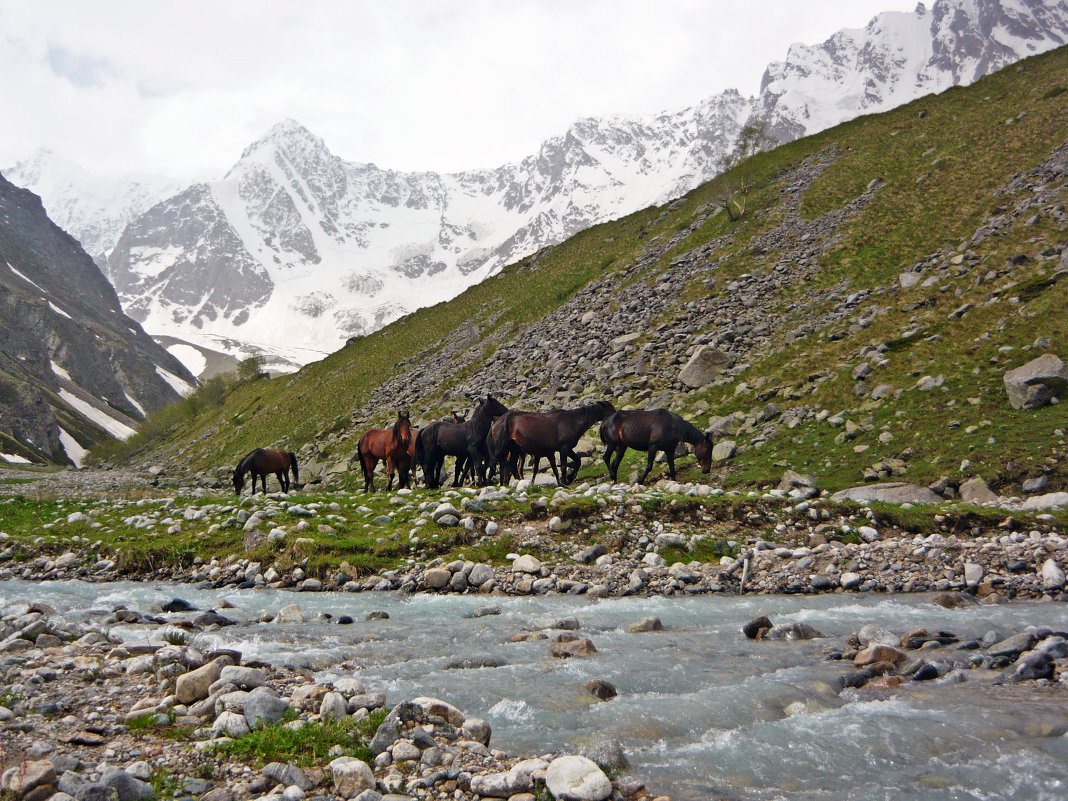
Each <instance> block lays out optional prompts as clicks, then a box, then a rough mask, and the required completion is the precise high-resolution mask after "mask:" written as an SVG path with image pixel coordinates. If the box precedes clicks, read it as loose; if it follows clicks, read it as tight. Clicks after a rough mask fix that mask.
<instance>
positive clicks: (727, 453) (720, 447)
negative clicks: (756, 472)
mask: <svg viewBox="0 0 1068 801" xmlns="http://www.w3.org/2000/svg"><path fill="white" fill-rule="evenodd" d="M737 449H738V443H736V442H735V441H734V440H733V439H721V440H720V441H719V442H717V443H716V444H715V445H713V446H712V459H713V460H714V461H717V462H725V461H727V460H728V459H731V458H733V456H734V454H735V451H737Z"/></svg>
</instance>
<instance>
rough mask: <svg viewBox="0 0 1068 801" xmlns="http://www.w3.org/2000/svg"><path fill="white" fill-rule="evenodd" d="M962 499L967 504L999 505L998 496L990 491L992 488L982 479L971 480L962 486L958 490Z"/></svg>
mask: <svg viewBox="0 0 1068 801" xmlns="http://www.w3.org/2000/svg"><path fill="white" fill-rule="evenodd" d="M958 492H959V493H960V499H961V500H962V501H964V502H965V503H976V504H981V503H997V501H998V496H997V495H995V494H994V493H993V492H991V491H990V487H988V486H987V485H986V482H985V481H983V479H981V478H970V479H968V480H967V481H965V482H964V483H963V484H961V485H960V489H959V490H958Z"/></svg>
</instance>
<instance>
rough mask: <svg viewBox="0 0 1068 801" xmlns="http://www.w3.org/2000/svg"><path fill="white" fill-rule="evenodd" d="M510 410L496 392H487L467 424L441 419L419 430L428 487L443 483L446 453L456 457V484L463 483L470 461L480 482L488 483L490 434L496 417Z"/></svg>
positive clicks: (420, 454)
mask: <svg viewBox="0 0 1068 801" xmlns="http://www.w3.org/2000/svg"><path fill="white" fill-rule="evenodd" d="M507 411H508V408H507V407H506V406H505V405H504V404H503V403H501V402H500V401H499V400H497V399H496V398H495V397H493V396H492V395H487V396H486V397H485V398H483V399H482V400H480V401H479V402H478V405H477V406H475V409H474V411H473V412H471V419H469V420H467V421H465V422H463V423H450V422H447V421H443V420H441V421H438V422H436V423H431V424H430V425H428V426H427V427H426V428H424V429H423V430H422V431H420V432H419V437H418V439H417V440H416V443H415V458H416V461H418V462H419V464H420V465H421V466H422V468H423V480H424V481H425V482H426V485H427V487H430V488H436V487H438V486H440V485H441V482H440V476H441V468H442V467H443V466H444V464H445V457H446V456H455V457H456V469H455V476H454V477H453V483H454V484H459V483H460V480H461V478H462V476H463V472H464V467H465V465H467V464H470V466H471V467H472V468H473V469H474V472H475V475H476V476H477V478H478V483H479V484H480V485H484V484H485V483H486V468H485V460H486V457H487V456H488V454H487V453H486V451H485V448H486V434H487V432H488V431H489V428H490V424H491V423H492V422H493V420H494V418H496V417H499V416H500V415H502V414H504V413H505V412H507Z"/></svg>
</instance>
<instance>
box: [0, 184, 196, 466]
mask: <svg viewBox="0 0 1068 801" xmlns="http://www.w3.org/2000/svg"><path fill="white" fill-rule="evenodd" d="M193 383H195V379H194V378H193V377H192V376H191V375H189V373H188V372H187V371H186V370H185V368H184V367H183V366H182V365H181V364H180V363H179V362H178V361H177V360H176V359H174V358H173V357H171V356H170V354H168V353H167V352H166V351H164V350H163V349H162V348H161V347H160V346H159V345H157V344H156V342H155V341H154V340H153V339H152V338H151V337H149V336H148V335H147V334H146V333H145V332H144V331H143V330H142V329H141V327H140V326H139V325H138V324H137V323H136V322H134V321H133V320H131V319H130V318H129V317H127V316H126V315H125V314H123V313H122V309H121V308H120V307H119V300H118V297H117V295H116V294H115V290H114V288H113V287H112V286H111V285H110V284H109V283H108V282H107V279H105V278H104V276H103V275H102V274H101V273H100V270H99V269H97V266H96V265H95V264H94V263H93V261H92V259H91V258H90V257H89V256H88V254H86V253H85V251H84V250H82V248H81V247H80V246H79V244H78V243H77V242H76V241H75V240H74V239H73V238H72V237H70V236H69V235H67V234H66V233H64V232H63V231H62V230H60V229H59V228H58V227H57V226H56V225H55V224H54V223H52V222H51V221H50V220H49V219H48V217H47V216H46V215H45V212H44V209H43V208H42V206H41V201H40V199H39V198H38V197H37V196H36V195H34V194H32V193H31V192H29V191H27V190H24V189H20V188H18V187H16V186H14V185H13V184H12V183H10V182H9V181H7V180H6V179H5V178H4V177H3V176H0V452H2V453H3V454H4V456H0V458H3V459H4V460H5V461H15V462H20V461H30V462H58V463H68V462H74V463H76V464H79V463H80V462H81V459H82V457H83V456H84V454H85V450H86V449H87V448H89V447H90V446H92V445H94V444H96V443H99V442H101V441H104V440H106V439H108V438H111V437H119V438H125V437H128V436H130V435H131V434H133V431H134V428H133V427H134V426H136V424H137V421H139V420H140V419H142V418H143V417H144V416H145V414H147V413H151V412H153V411H155V410H157V409H160V408H161V407H163V406H165V405H166V404H168V403H171V402H173V401H175V400H177V399H178V398H179V393H178V390H179V389H180V390H183V391H190V390H191V389H192V386H191V385H192V384H193ZM8 457H11V458H8Z"/></svg>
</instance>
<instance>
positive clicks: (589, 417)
mask: <svg viewBox="0 0 1068 801" xmlns="http://www.w3.org/2000/svg"><path fill="white" fill-rule="evenodd" d="M615 410H616V408H615V407H614V406H613V405H612V404H611V403H610V402H609V401H597V402H596V403H591V404H590V405H589V406H581V407H579V408H577V409H559V410H557V411H552V412H515V413H513V414H509V415H508V416H507V417H508V421H507V423H505V424H502V425H503V427H504V431H503V432H502V433H503V434H504V435H505V436H502V437H501V440H500V441H498V442H497V451H496V453H494V455H493V458H494V460H495V461H496V462H497V465H498V466H499V467H500V468H501V483H502V484H504V483H507V481H508V478H509V475H508V474H509V473H510V472H511V465H510V462H509V460H508V458H507V457H508V447H509V443H514V444H515V445H516V446H517V447H518V448H519V449H520V450H521V451H522V452H523V453H525V454H528V455H530V456H532V457H533V458H534V475H535V476H537V474H538V460H539V459H540V458H541V457H542V456H545V457H547V458H548V459H549V466H550V467H551V468H552V471H553V475H554V476H555V477H556V481H557V483H558V484H568V483H570V482H571V480H572V479H573V478H574V477H575V476H576V475H578V471H579V467H581V466H582V460H581V459H580V458H579V456H578V454H577V453H575V446H576V445H577V444H578V441H579V439H580V438H581V437H582V435H583V434H585V433H586V429H588V428H589V427H590V426H592V425H593V424H594V423H596V422H597V421H598V420H604V418H606V417H608V415H610V414H612V413H613V412H614V411H615ZM557 452H559V454H560V467H561V468H562V469H563V481H561V479H560V473H559V472H558V471H557V469H556V454H557ZM569 470H570V473H569V472H568V471H569Z"/></svg>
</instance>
